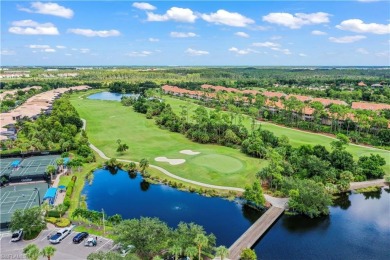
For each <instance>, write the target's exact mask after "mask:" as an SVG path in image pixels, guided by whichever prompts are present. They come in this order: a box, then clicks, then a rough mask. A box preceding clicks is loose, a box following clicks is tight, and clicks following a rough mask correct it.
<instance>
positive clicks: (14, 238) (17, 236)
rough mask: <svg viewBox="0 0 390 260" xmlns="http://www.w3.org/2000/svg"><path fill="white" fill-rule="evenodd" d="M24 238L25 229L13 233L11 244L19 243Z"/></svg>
mask: <svg viewBox="0 0 390 260" xmlns="http://www.w3.org/2000/svg"><path fill="white" fill-rule="evenodd" d="M22 237H23V229H19V230H17V231H15V232H14V233H12V237H11V242H18V241H19V240H21V239H22Z"/></svg>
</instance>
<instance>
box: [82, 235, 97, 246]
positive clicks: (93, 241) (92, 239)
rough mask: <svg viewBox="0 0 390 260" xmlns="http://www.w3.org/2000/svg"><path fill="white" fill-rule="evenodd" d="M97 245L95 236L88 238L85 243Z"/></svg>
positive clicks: (86, 244) (85, 244)
mask: <svg viewBox="0 0 390 260" xmlns="http://www.w3.org/2000/svg"><path fill="white" fill-rule="evenodd" d="M96 245H97V241H96V239H95V238H94V237H90V238H88V239H87V240H86V241H85V243H84V246H96Z"/></svg>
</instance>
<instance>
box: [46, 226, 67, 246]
mask: <svg viewBox="0 0 390 260" xmlns="http://www.w3.org/2000/svg"><path fill="white" fill-rule="evenodd" d="M71 231H72V228H71V227H66V228H62V229H60V230H58V231H57V233H55V234H54V235H52V236H51V237H50V239H49V242H50V243H52V244H58V243H60V242H61V241H62V240H63V239H64V238H65V237H66V236H67V235H69V234H70V232H71Z"/></svg>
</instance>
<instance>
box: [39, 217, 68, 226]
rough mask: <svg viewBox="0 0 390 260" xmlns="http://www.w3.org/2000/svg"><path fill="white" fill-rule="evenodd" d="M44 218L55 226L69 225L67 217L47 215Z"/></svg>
mask: <svg viewBox="0 0 390 260" xmlns="http://www.w3.org/2000/svg"><path fill="white" fill-rule="evenodd" d="M45 220H46V221H47V222H49V223H52V224H53V225H55V226H56V227H67V226H69V225H70V220H69V219H67V218H56V217H47V218H46V219H45Z"/></svg>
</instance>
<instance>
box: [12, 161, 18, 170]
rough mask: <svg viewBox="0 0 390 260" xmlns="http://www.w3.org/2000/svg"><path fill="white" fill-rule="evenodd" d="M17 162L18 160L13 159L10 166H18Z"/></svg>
mask: <svg viewBox="0 0 390 260" xmlns="http://www.w3.org/2000/svg"><path fill="white" fill-rule="evenodd" d="M19 164H20V160H15V161H13V162H12V163H11V167H13V168H16V167H18V166H19Z"/></svg>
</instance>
